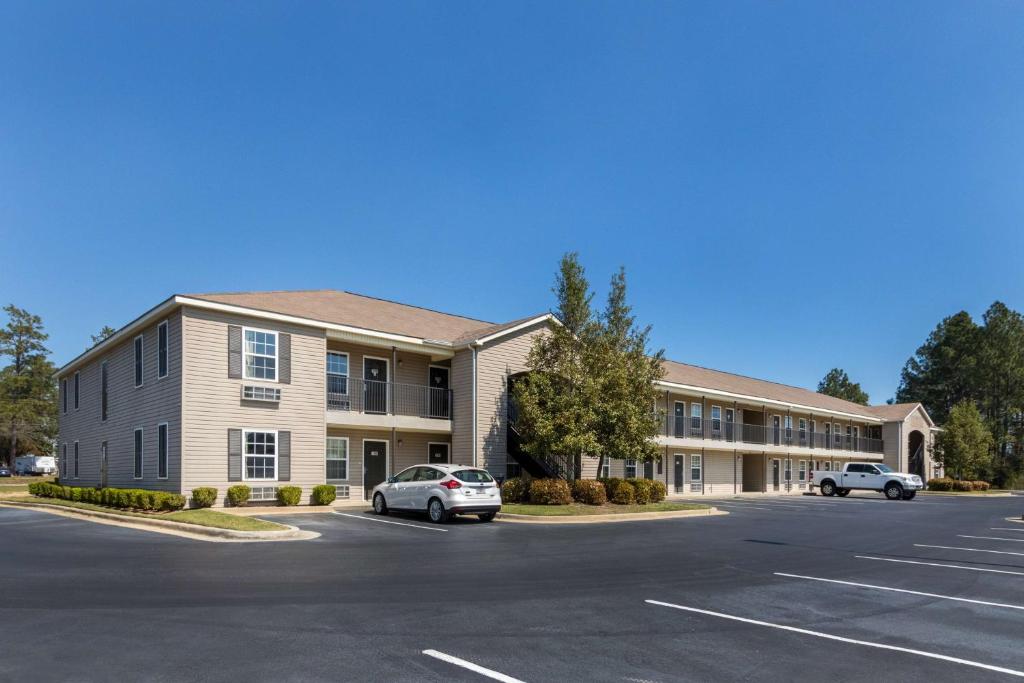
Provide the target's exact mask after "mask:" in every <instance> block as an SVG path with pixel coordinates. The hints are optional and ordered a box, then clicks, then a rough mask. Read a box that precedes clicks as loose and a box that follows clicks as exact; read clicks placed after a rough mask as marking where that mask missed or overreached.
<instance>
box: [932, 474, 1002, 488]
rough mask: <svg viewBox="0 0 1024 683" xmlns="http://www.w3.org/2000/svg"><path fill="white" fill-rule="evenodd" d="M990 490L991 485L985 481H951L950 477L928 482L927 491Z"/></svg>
mask: <svg viewBox="0 0 1024 683" xmlns="http://www.w3.org/2000/svg"><path fill="white" fill-rule="evenodd" d="M990 488H992V484H989V483H988V482H987V481H969V480H966V479H963V480H961V479H951V478H950V477H939V478H937V479H929V480H928V490H929V491H988V490H989V489H990Z"/></svg>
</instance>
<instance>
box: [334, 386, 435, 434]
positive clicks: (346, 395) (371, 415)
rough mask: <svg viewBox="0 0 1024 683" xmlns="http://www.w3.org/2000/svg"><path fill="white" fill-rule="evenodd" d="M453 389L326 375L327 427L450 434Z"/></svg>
mask: <svg viewBox="0 0 1024 683" xmlns="http://www.w3.org/2000/svg"><path fill="white" fill-rule="evenodd" d="M451 419H452V390H451V389H440V388H437V387H428V386H425V385H419V384H399V383H397V382H378V381H376V380H366V379H359V378H356V377H344V376H341V375H330V374H329V375H327V423H328V425H344V426H358V427H368V428H371V429H372V428H381V429H389V428H396V429H403V430H406V431H430V432H451V429H452V428H451Z"/></svg>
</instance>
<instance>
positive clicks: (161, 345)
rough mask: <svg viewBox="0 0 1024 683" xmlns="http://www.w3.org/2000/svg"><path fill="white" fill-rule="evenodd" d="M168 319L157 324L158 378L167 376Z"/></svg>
mask: <svg viewBox="0 0 1024 683" xmlns="http://www.w3.org/2000/svg"><path fill="white" fill-rule="evenodd" d="M168 343H169V341H168V337H167V321H166V320H165V321H163V322H162V323H160V324H159V325H157V326H156V376H157V378H158V379H159V378H161V377H166V376H167V369H168V368H167V353H168V351H167V347H168Z"/></svg>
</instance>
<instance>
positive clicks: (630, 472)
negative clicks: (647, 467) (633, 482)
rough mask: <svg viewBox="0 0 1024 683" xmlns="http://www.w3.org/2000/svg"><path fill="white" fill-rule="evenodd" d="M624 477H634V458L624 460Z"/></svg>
mask: <svg viewBox="0 0 1024 683" xmlns="http://www.w3.org/2000/svg"><path fill="white" fill-rule="evenodd" d="M626 479H636V460H626Z"/></svg>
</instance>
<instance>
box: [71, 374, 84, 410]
mask: <svg viewBox="0 0 1024 683" xmlns="http://www.w3.org/2000/svg"><path fill="white" fill-rule="evenodd" d="M74 379H75V381H74V382H72V385H73V386H74V388H75V389H74V391H75V393H74V397H75V400H74V404H75V410H76V411H77V410H78V404H79V400H78V399H79V394H80V392H81V387H82V380H81V378H80V377H79V372H78V370H75V378H74Z"/></svg>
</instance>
